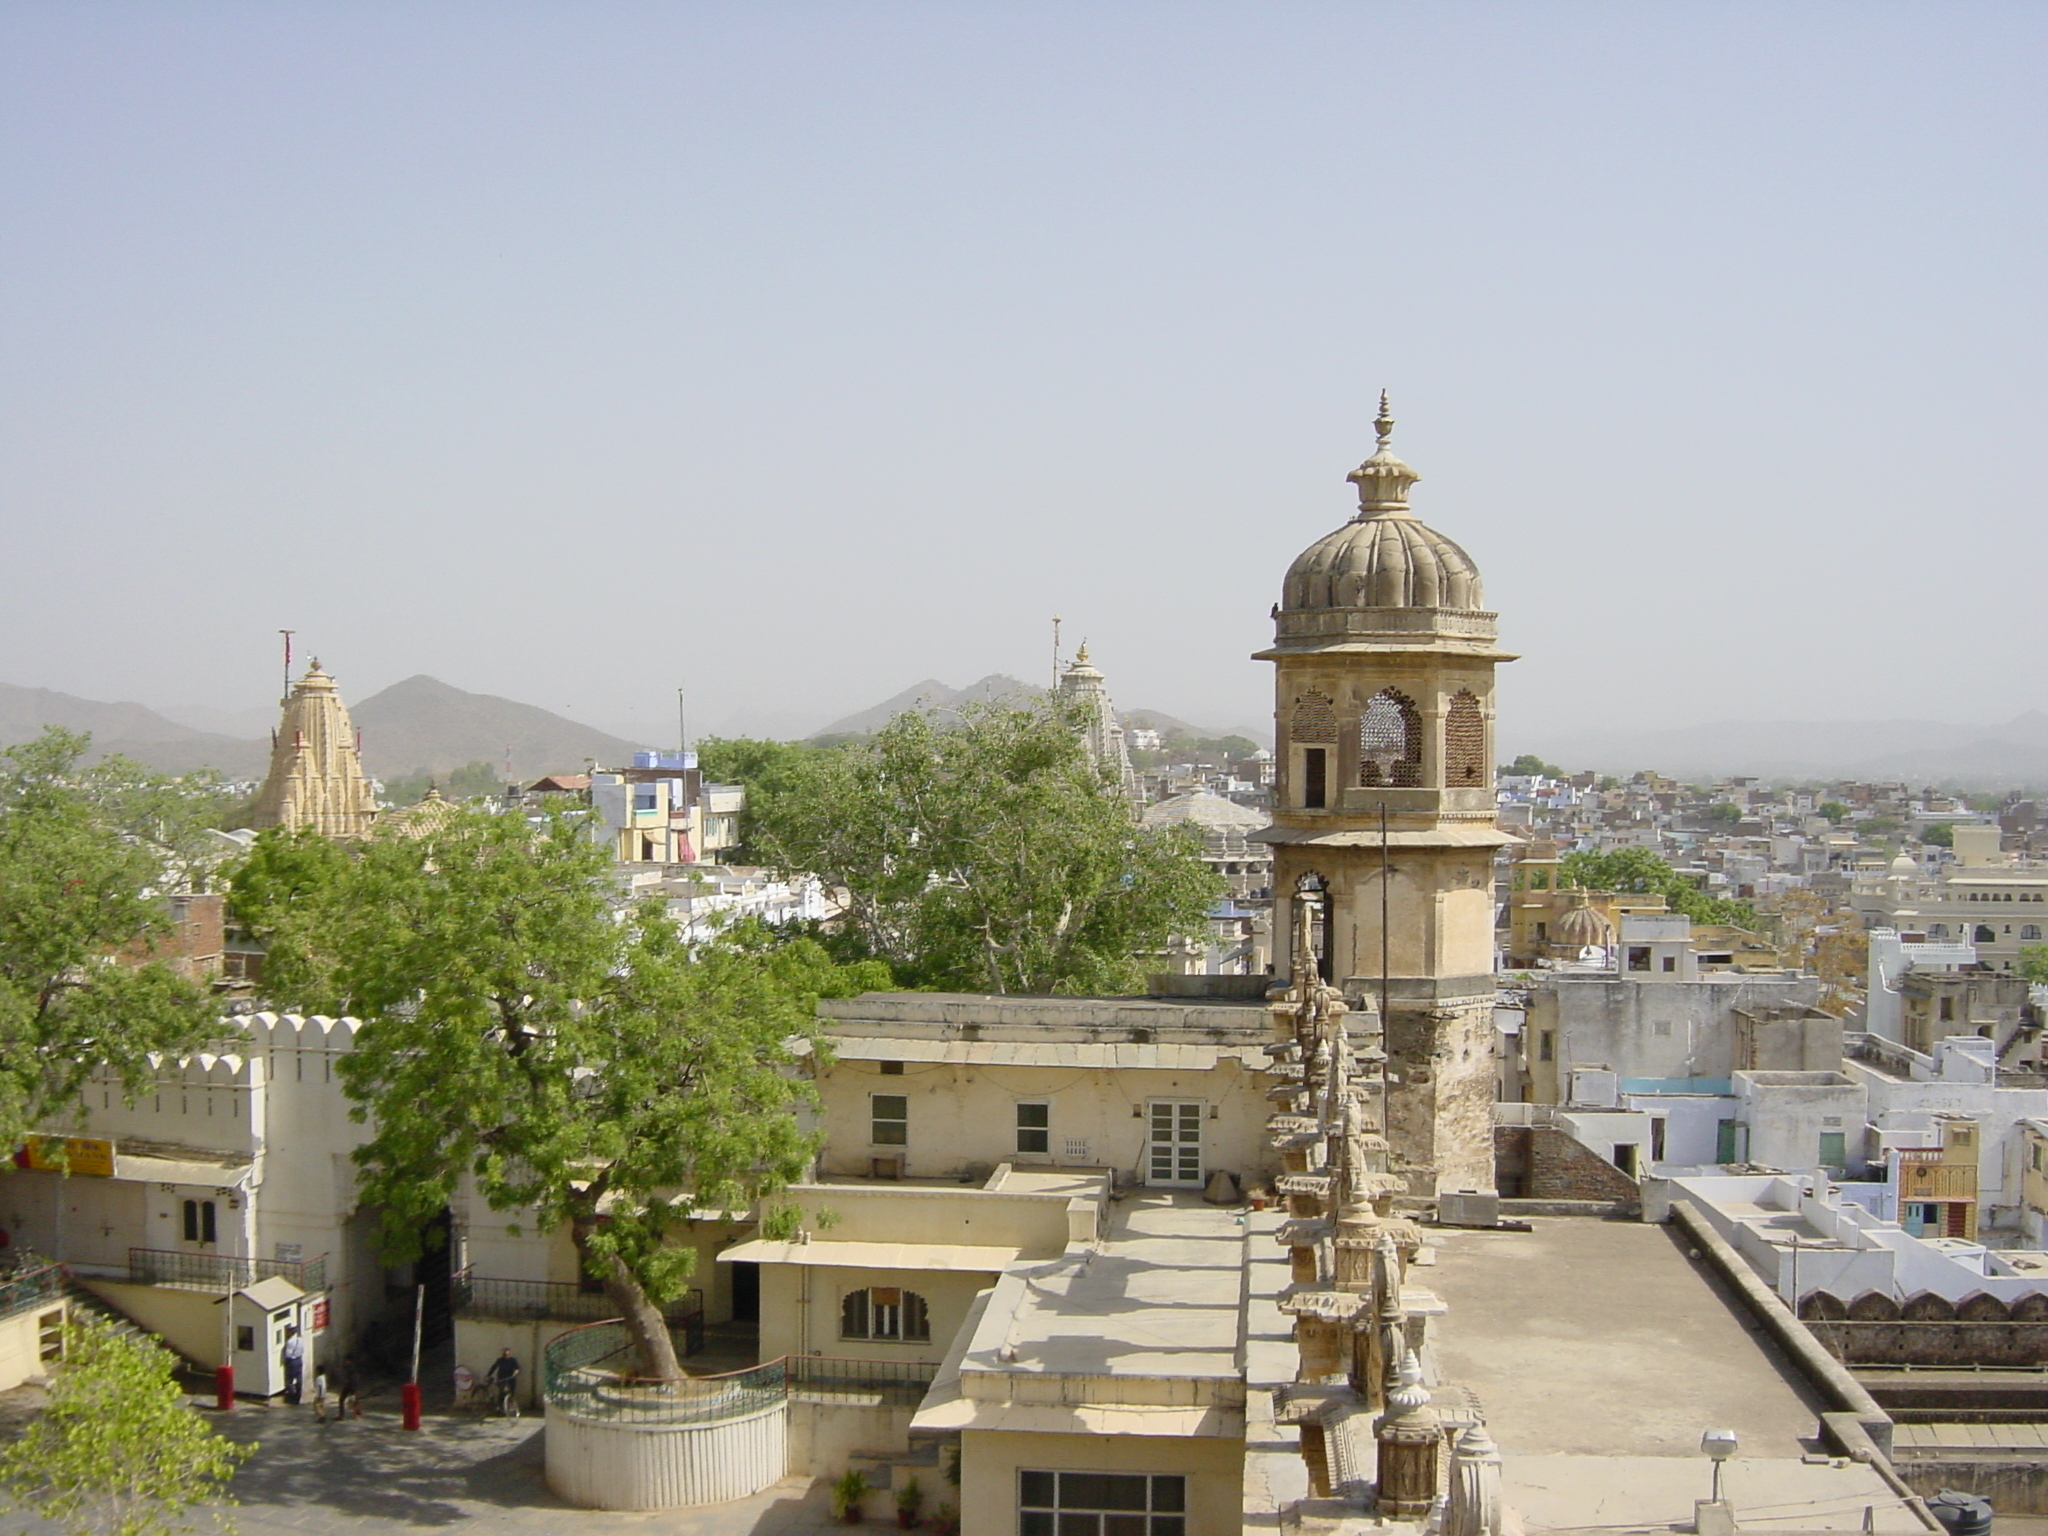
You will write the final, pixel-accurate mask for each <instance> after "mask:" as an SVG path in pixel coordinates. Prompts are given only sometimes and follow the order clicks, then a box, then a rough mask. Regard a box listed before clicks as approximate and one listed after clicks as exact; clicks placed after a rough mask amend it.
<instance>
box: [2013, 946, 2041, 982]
mask: <svg viewBox="0 0 2048 1536" xmlns="http://www.w3.org/2000/svg"><path fill="white" fill-rule="evenodd" d="M2019 973H2020V974H2021V975H2022V976H2024V977H2026V978H2027V980H2029V981H2043V982H2048V944H2022V945H2021V946H2020V958H2019Z"/></svg>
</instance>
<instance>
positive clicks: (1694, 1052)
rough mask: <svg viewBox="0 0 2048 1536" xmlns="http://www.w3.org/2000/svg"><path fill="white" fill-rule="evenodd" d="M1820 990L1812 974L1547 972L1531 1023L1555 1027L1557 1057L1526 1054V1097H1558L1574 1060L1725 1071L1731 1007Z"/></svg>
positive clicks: (1674, 1072) (1673, 1073)
mask: <svg viewBox="0 0 2048 1536" xmlns="http://www.w3.org/2000/svg"><path fill="white" fill-rule="evenodd" d="M1819 992H1820V982H1819V980H1818V979H1817V978H1814V977H1791V978H1774V977H1737V976H1702V977H1700V978H1698V979H1697V980H1695V981H1690V982H1680V981H1665V982H1655V983H1647V984H1646V983H1643V982H1640V981H1631V980H1627V979H1624V978H1619V977H1592V976H1586V977H1580V976H1558V977H1554V978H1551V979H1550V980H1548V981H1546V982H1545V983H1543V984H1542V985H1540V986H1539V987H1537V988H1536V990H1535V992H1534V993H1533V994H1532V995H1531V998H1530V1009H1531V1027H1532V1029H1533V1030H1535V1031H1538V1032H1540V1031H1542V1030H1546V1029H1547V1030H1553V1031H1555V1034H1556V1039H1555V1041H1554V1042H1553V1055H1554V1060H1553V1061H1552V1062H1549V1063H1543V1062H1541V1061H1537V1060H1532V1061H1531V1063H1530V1072H1531V1077H1532V1081H1531V1085H1530V1096H1531V1098H1532V1099H1534V1100H1535V1101H1536V1102H1538V1103H1558V1102H1560V1097H1559V1090H1560V1087H1561V1086H1562V1084H1563V1080H1564V1075H1565V1073H1566V1072H1567V1071H1568V1069H1569V1068H1570V1067H1572V1066H1573V1065H1587V1066H1591V1065H1599V1066H1605V1067H1609V1068H1611V1069H1612V1070H1613V1071H1614V1072H1615V1074H1616V1075H1617V1076H1620V1077H1714V1078H1725V1077H1727V1076H1729V1075H1730V1073H1731V1072H1732V1071H1733V1070H1734V1060H1735V1036H1736V1030H1735V1010H1736V1009H1738V1008H1744V1009H1751V1008H1759V1007H1769V1006H1773V1005H1785V1006H1790V1005H1793V1004H1811V1003H1812V1002H1813V1001H1814V1000H1815V999H1816V998H1817V997H1818V996H1819ZM1534 1054H1537V1053H1535V1052H1532V1055H1534Z"/></svg>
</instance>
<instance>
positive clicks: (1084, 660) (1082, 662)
mask: <svg viewBox="0 0 2048 1536" xmlns="http://www.w3.org/2000/svg"><path fill="white" fill-rule="evenodd" d="M1074 665H1075V666H1077V667H1085V666H1087V665H1088V642H1087V641H1086V640H1083V641H1082V642H1081V649H1080V650H1078V651H1076V652H1074Z"/></svg>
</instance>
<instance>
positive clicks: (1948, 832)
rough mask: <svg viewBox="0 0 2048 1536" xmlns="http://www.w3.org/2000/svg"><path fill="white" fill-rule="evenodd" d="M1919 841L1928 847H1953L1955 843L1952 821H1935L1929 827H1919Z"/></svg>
mask: <svg viewBox="0 0 2048 1536" xmlns="http://www.w3.org/2000/svg"><path fill="white" fill-rule="evenodd" d="M1920 841H1921V842H1923V843H1925V844H1926V845H1927V846H1928V847H1929V848H1953V847H1955V845H1956V829H1955V826H1954V824H1953V823H1951V822H1946V821H1937V822H1936V823H1935V824H1934V825H1933V826H1931V827H1922V828H1921V829H1920Z"/></svg>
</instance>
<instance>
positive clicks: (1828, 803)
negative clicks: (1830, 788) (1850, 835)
mask: <svg viewBox="0 0 2048 1536" xmlns="http://www.w3.org/2000/svg"><path fill="white" fill-rule="evenodd" d="M1815 810H1816V813H1817V814H1819V815H1821V816H1825V817H1826V818H1827V819H1828V820H1829V821H1831V822H1833V823H1834V824H1835V825H1836V826H1838V827H1839V826H1840V825H1841V824H1842V823H1843V822H1845V821H1847V820H1848V819H1849V807H1848V806H1846V805H1844V804H1842V802H1841V801H1839V800H1823V801H1822V802H1821V803H1820V804H1819V805H1818V806H1817V807H1815Z"/></svg>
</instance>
